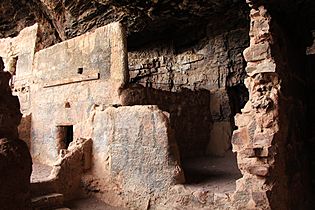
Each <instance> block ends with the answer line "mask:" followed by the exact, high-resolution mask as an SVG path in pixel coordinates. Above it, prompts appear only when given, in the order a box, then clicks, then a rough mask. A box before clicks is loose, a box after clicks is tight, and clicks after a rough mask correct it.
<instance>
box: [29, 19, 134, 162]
mask: <svg viewBox="0 0 315 210" xmlns="http://www.w3.org/2000/svg"><path fill="white" fill-rule="evenodd" d="M124 38H125V37H124V31H123V28H122V27H121V25H120V24H119V23H113V24H110V25H108V26H105V27H102V28H99V29H97V30H95V31H94V32H92V33H87V34H85V35H82V36H80V37H77V38H74V39H70V40H68V41H66V42H62V43H60V44H57V45H55V46H53V47H50V48H47V49H45V50H41V51H39V52H38V53H36V55H35V60H34V70H33V77H34V85H33V86H32V89H33V92H32V96H31V98H32V101H33V102H34V103H33V104H32V150H31V151H32V155H33V157H34V158H35V159H37V160H40V161H42V162H46V163H53V162H54V161H55V160H56V158H57V156H58V152H59V151H58V149H57V145H58V142H57V141H56V139H57V130H58V126H73V130H74V138H79V137H80V132H81V131H80V129H81V128H79V127H77V126H76V124H78V123H79V122H82V121H84V120H86V119H87V118H88V117H89V115H90V112H91V110H92V109H93V107H94V106H95V105H103V104H107V105H108V104H119V91H120V89H121V88H122V87H123V85H124V83H125V82H126V81H127V80H128V73H127V72H126V70H125V69H126V68H125V65H126V60H125V59H126V54H125V41H124ZM84 129H91V128H84Z"/></svg>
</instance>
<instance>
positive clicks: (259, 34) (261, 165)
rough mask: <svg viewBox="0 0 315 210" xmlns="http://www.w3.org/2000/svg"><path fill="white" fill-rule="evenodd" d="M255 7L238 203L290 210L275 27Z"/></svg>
mask: <svg viewBox="0 0 315 210" xmlns="http://www.w3.org/2000/svg"><path fill="white" fill-rule="evenodd" d="M260 2H262V1H260ZM250 6H251V12H250V19H251V21H250V46H249V47H248V48H247V49H246V50H245V51H244V57H245V60H246V62H247V68H246V72H247V75H248V77H247V78H246V80H245V84H246V87H247V88H248V90H249V101H248V102H247V104H246V105H245V107H244V108H243V109H242V113H241V114H237V115H236V117H235V122H236V126H237V127H238V129H237V130H236V131H234V133H233V137H232V145H233V151H234V152H236V153H237V162H238V166H239V168H240V170H241V172H242V174H243V177H242V178H241V179H239V180H238V181H237V183H236V192H235V193H234V195H233V199H232V200H233V205H234V206H235V208H236V209H277V210H278V209H287V208H286V206H285V205H286V200H287V194H286V190H285V188H284V183H286V176H285V175H284V172H283V170H284V168H285V163H284V158H283V156H284V151H283V147H284V146H283V137H282V134H281V130H280V122H281V120H280V114H279V110H280V109H279V107H280V102H281V99H280V98H281V97H280V95H281V94H280V77H279V72H278V66H277V64H278V63H277V61H276V60H275V58H274V57H273V56H272V49H273V48H274V46H275V45H276V43H274V39H273V35H274V34H273V33H272V32H271V30H272V27H273V26H274V25H273V21H272V19H271V16H270V14H269V13H268V11H267V9H266V7H265V6H263V5H262V4H260V5H258V3H255V2H254V1H252V2H250Z"/></svg>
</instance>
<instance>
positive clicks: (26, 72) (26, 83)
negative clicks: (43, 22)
mask: <svg viewBox="0 0 315 210" xmlns="http://www.w3.org/2000/svg"><path fill="white" fill-rule="evenodd" d="M37 32H38V25H37V24H35V25H33V26H30V27H27V28H25V29H23V30H22V31H21V32H20V33H19V35H18V36H16V37H14V38H5V39H0V57H2V58H3V61H4V62H3V63H4V70H5V71H8V72H10V73H11V74H12V78H11V80H10V86H11V88H12V90H13V95H16V96H18V97H19V101H20V106H21V107H20V108H21V112H22V114H23V118H22V121H21V123H20V125H19V135H20V138H21V139H23V140H24V141H25V142H26V143H27V144H28V146H29V147H30V146H31V145H30V133H31V130H30V125H31V114H30V109H31V98H30V92H31V88H30V86H31V84H32V70H33V60H34V54H35V44H36V41H37Z"/></svg>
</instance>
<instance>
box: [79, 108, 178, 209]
mask: <svg viewBox="0 0 315 210" xmlns="http://www.w3.org/2000/svg"><path fill="white" fill-rule="evenodd" d="M168 115H169V114H168V113H164V112H162V111H161V110H159V109H158V107H157V106H127V107H124V106H123V107H118V108H114V107H103V108H101V107H97V108H96V109H95V111H94V112H93V114H92V116H91V118H90V119H89V120H88V121H86V123H83V126H85V127H92V128H93V130H92V132H91V134H90V135H91V136H84V137H85V138H86V137H88V138H92V139H93V157H92V170H91V172H90V173H88V174H87V175H86V176H85V177H84V179H83V180H84V181H83V183H84V188H85V190H86V191H90V192H95V190H96V191H97V192H99V193H98V194H97V195H98V196H101V198H102V199H105V200H106V201H107V202H110V203H113V204H115V205H126V204H128V205H131V206H133V205H134V206H136V207H138V208H139V206H142V205H147V202H148V199H150V197H152V196H154V195H156V194H158V193H165V192H166V191H167V190H168V188H170V187H171V186H172V185H175V184H178V183H183V182H184V175H183V170H182V169H181V166H180V160H179V156H178V150H177V145H176V141H175V139H174V136H173V131H172V130H171V129H170V126H169V117H168ZM87 135H88V134H87ZM122 200H124V201H122Z"/></svg>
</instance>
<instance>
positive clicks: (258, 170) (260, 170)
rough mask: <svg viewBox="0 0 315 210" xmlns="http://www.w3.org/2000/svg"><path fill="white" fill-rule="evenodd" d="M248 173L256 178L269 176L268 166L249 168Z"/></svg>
mask: <svg viewBox="0 0 315 210" xmlns="http://www.w3.org/2000/svg"><path fill="white" fill-rule="evenodd" d="M248 172H249V173H251V174H253V175H256V176H263V177H265V176H267V175H268V174H269V167H268V166H249V167H248Z"/></svg>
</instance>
